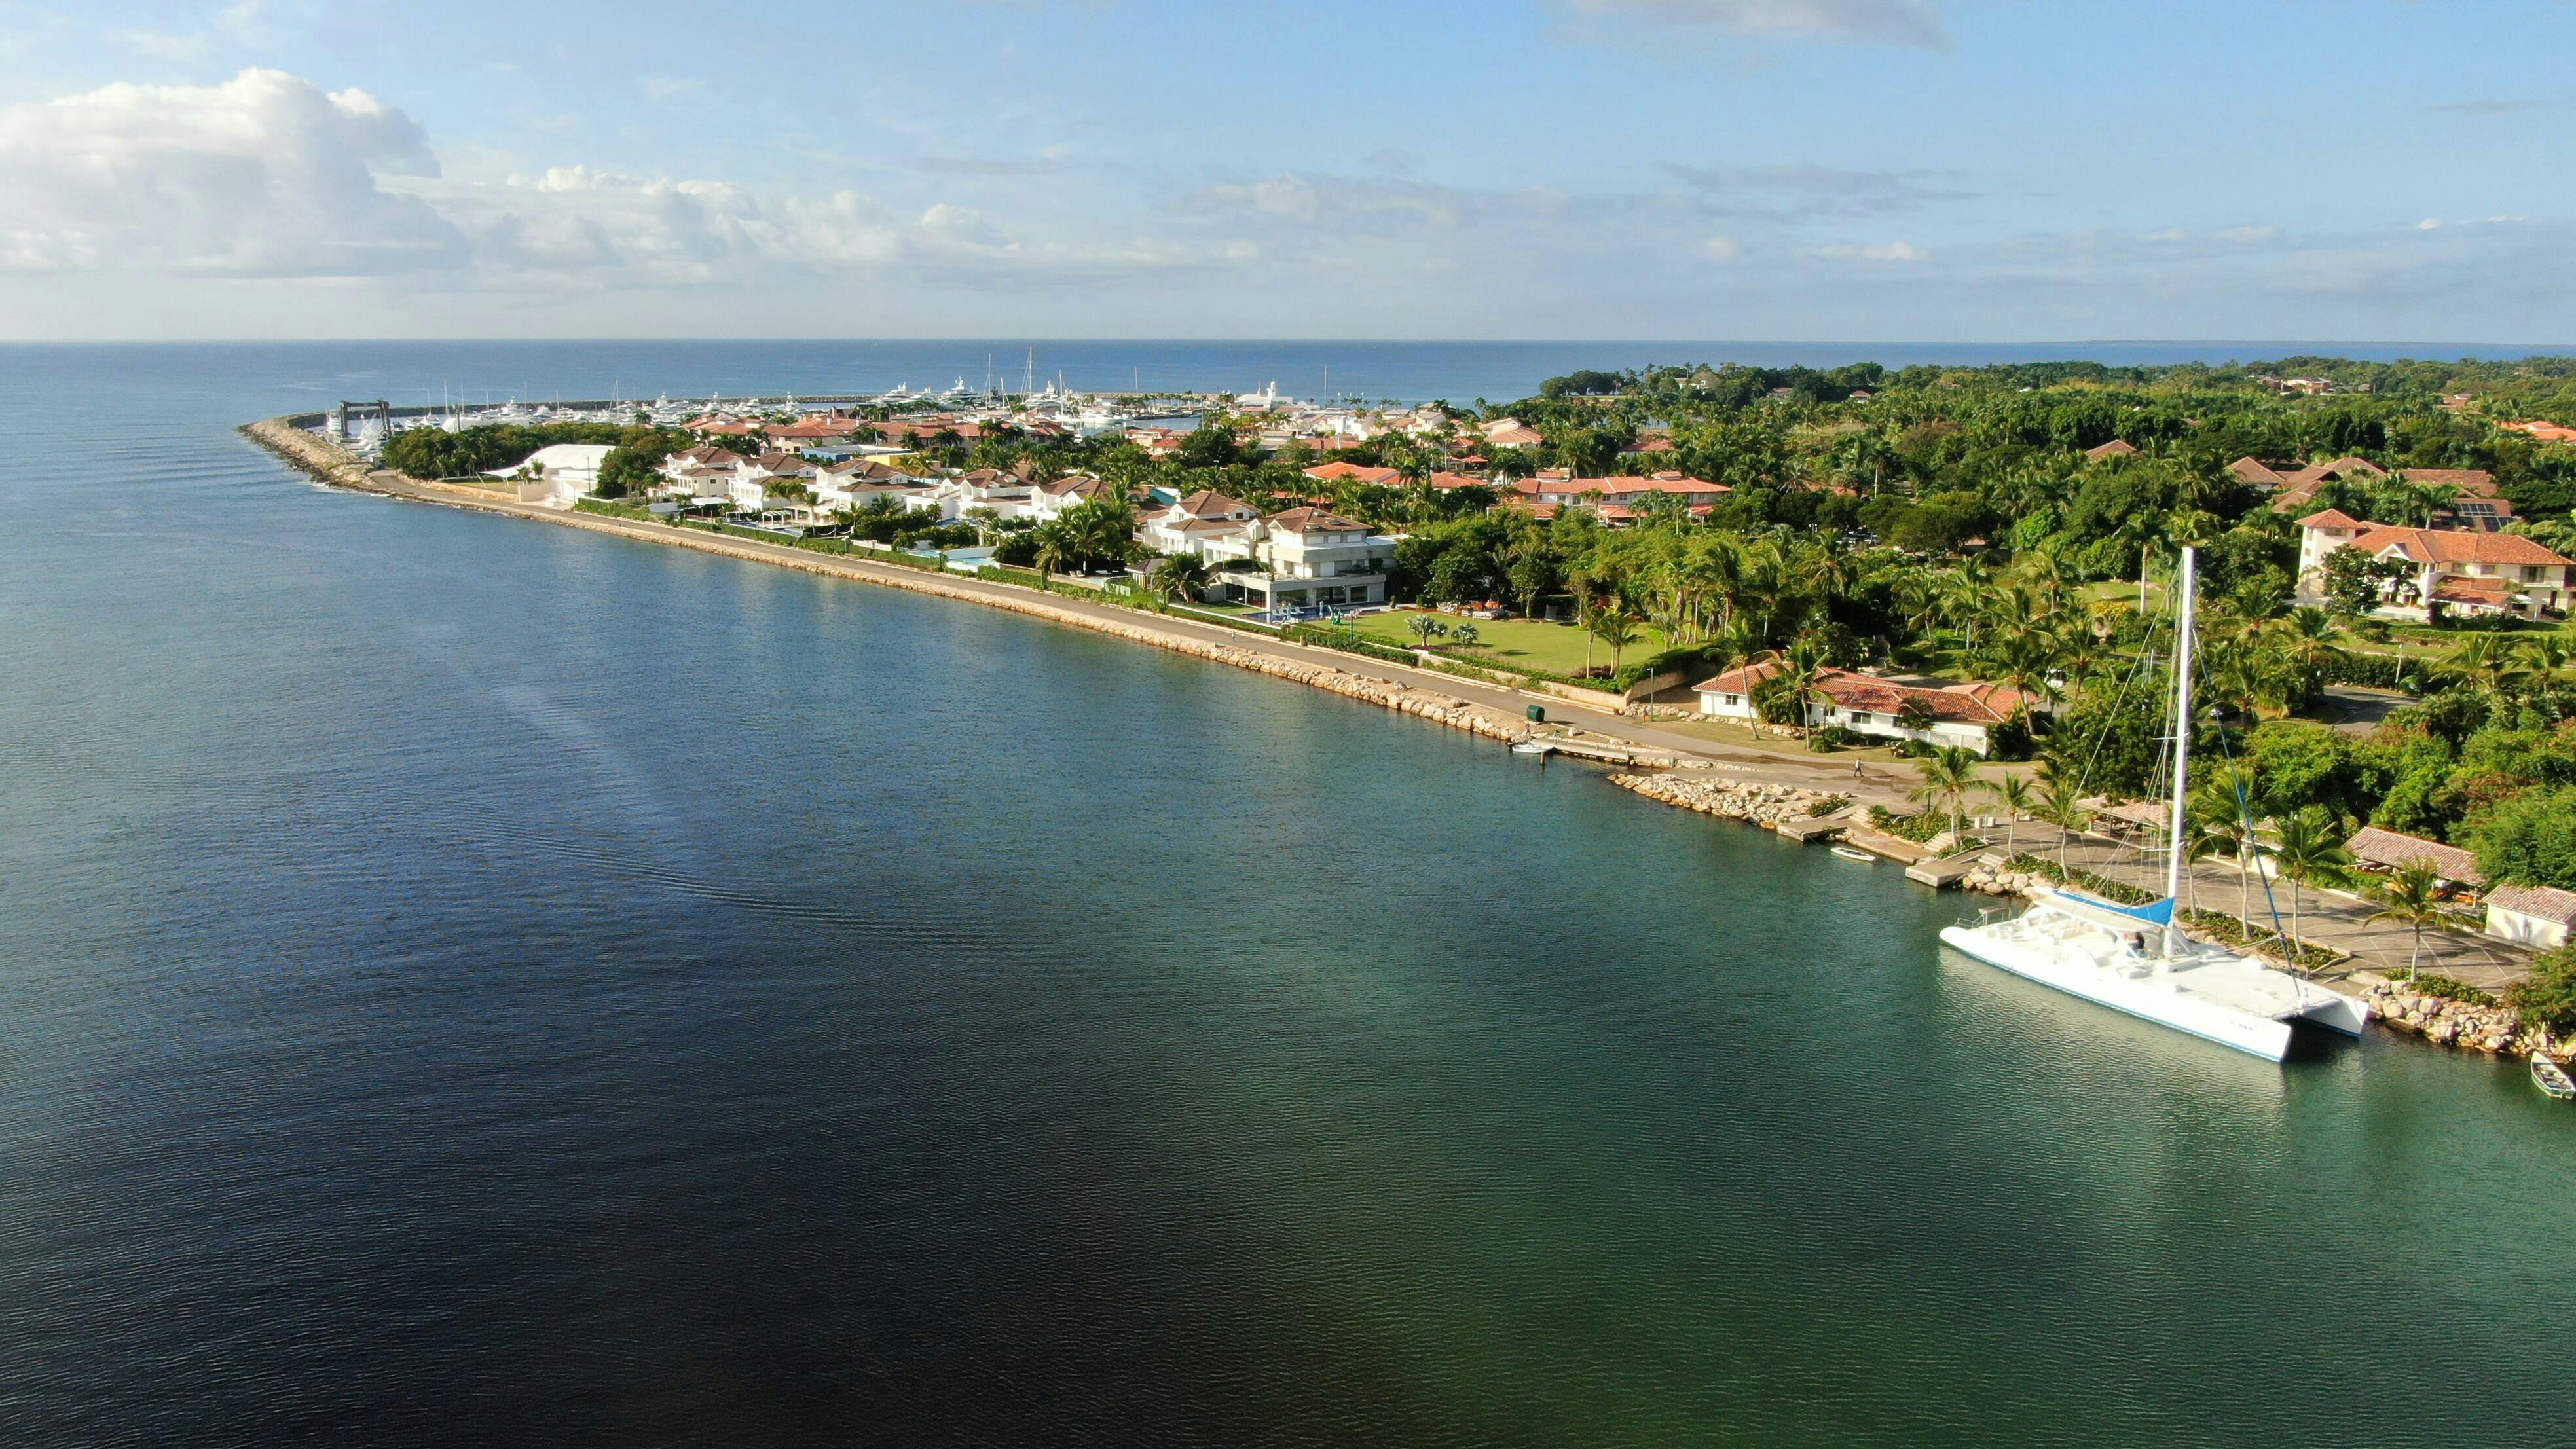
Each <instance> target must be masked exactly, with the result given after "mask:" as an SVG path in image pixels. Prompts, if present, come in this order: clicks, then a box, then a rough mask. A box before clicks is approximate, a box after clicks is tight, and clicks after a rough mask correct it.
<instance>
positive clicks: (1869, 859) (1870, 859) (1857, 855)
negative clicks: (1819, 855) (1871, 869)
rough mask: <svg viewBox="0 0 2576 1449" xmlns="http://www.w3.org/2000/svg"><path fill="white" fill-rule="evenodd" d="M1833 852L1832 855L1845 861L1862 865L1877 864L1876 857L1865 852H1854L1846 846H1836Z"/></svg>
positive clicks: (1854, 850)
mask: <svg viewBox="0 0 2576 1449" xmlns="http://www.w3.org/2000/svg"><path fill="white" fill-rule="evenodd" d="M1833 851H1834V854H1836V855H1839V856H1841V857H1842V858H1843V859H1845V860H1856V861H1859V862H1860V863H1861V864H1863V865H1876V864H1878V857H1877V856H1874V855H1872V854H1870V853H1869V852H1868V851H1866V850H1856V849H1854V848H1853V847H1851V846H1848V845H1837V846H1835V847H1833Z"/></svg>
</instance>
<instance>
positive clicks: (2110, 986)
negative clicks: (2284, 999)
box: [1941, 926, 2360, 1062]
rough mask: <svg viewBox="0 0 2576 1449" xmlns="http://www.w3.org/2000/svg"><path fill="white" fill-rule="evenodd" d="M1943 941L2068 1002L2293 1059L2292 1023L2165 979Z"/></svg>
mask: <svg viewBox="0 0 2576 1449" xmlns="http://www.w3.org/2000/svg"><path fill="white" fill-rule="evenodd" d="M1941 939H1942V940H1943V941H1944V942H1947V943H1948V944H1949V945H1951V946H1954V947H1956V948H1958V949H1959V950H1961V951H1964V952H1966V953H1967V954H1968V955H1971V956H1974V957H1976V958H1977V959H1978V960H1980V961H1983V962H1985V963H1986V964H1987V965H1989V966H1996V967H2000V968H2002V969H2003V970H2006V971H2009V972H2011V973H2012V974H2014V975H2015V976H2020V977H2025V978H2027V979H2029V980H2032V981H2036V982H2038V983H2039V984H2040V985H2042V986H2053V987H2055V988H2056V989H2058V990H2060V991H2063V992H2065V993H2066V994H2067V995H2069V996H2080V997H2082V998H2084V999H2085V1000H2086V1001H2091V1002H2096V1003H2098V1004H2100V1005H2103V1006H2107V1007H2110V1008H2111V1009H2112V1010H2114V1011H2125V1012H2127V1013H2128V1014H2129V1015H2131V1016H2136V1017H2143V1018H2144V1019H2146V1020H2148V1021H2152V1022H2155V1023H2156V1024H2158V1025H2160V1026H2169V1027H2172V1028H2173V1029H2174V1030H2176V1031H2185V1032H2189V1033H2191V1034H2192V1035H2193V1036H2196V1037H2200V1038H2203V1039H2204V1040H2208V1041H2214V1042H2216V1043H2218V1044H2219V1045H2220V1046H2227V1047H2234V1048H2235V1049H2237V1050H2238V1051H2240V1052H2246V1053H2249V1054H2251V1055H2254V1056H2258V1057H2261V1058H2263V1059H2264V1060H2265V1061H2273V1062H2277V1061H2280V1060H2281V1059H2283V1058H2284V1057H2287V1056H2288V1055H2289V1054H2290V1024H2289V1023H2288V1022H2286V1021H2276V1020H2273V1019H2272V1018H2270V1017H2266V1016H2256V1015H2254V1014H2253V1013H2251V1012H2246V1011H2238V1010H2235V1009H2234V1008H2232V1007H2227V1006H2222V1005H2219V1004H2218V1003H2216V1002H2212V1001H2205V1000H2200V999H2197V998H2195V997H2192V996H2190V995H2187V994H2185V993H2183V992H2181V991H2178V990H2176V989H2175V987H2174V985H2173V983H2172V982H2171V981H2169V980H2167V979H2164V978H2160V977H2157V976H2152V975H2150V976H2145V977H2129V976H2125V975H2121V974H2119V973H2117V972H2112V971H2105V970H2103V969H2102V968H2100V967H2099V966H2096V965H2094V964H2092V963H2091V962H2089V961H2071V960H2069V959H2068V958H2067V957H2066V955H2065V953H2063V952H2058V951H2049V950H2043V949H2039V948H2037V947H2035V946H2030V945H2024V944H2022V943H2020V942H2016V941H2004V940H1997V939H1995V938H1994V937H1993V936H1991V935H1988V934H1986V933H1985V932H1983V931H1980V930H1977V929H1974V928H1970V927H1966V926H1952V927H1949V928H1948V929H1946V930H1944V931H1942V933H1941ZM2352 1030H2354V1031H2355V1032H2358V1031H2359V1030H2360V1026H2359V1025H2358V1024H2357V1023H2356V1024H2355V1025H2354V1027H2353V1028H2352Z"/></svg>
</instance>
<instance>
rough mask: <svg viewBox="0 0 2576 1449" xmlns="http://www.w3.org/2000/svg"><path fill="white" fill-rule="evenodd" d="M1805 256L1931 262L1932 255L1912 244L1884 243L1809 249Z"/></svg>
mask: <svg viewBox="0 0 2576 1449" xmlns="http://www.w3.org/2000/svg"><path fill="white" fill-rule="evenodd" d="M1807 255H1809V256H1815V257H1847V258H1852V259H1855V260H1858V261H1864V262H1928V261H1930V260H1932V254H1931V253H1930V252H1927V251H1925V250H1923V249H1922V248H1921V247H1918V246H1916V245H1914V244H1913V243H1912V242H1902V241H1892V242H1884V243H1881V244H1880V245H1878V246H1874V247H1852V246H1832V247H1815V248H1813V249H1811V250H1810V251H1809V252H1808V253H1807Z"/></svg>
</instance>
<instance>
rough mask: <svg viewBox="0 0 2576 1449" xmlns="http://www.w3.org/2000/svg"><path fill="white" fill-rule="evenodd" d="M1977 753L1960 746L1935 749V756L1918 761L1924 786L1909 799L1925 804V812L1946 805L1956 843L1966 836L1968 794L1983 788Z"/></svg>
mask: <svg viewBox="0 0 2576 1449" xmlns="http://www.w3.org/2000/svg"><path fill="white" fill-rule="evenodd" d="M1977 764H1978V761H1977V756H1976V752H1975V751H1973V750H1970V749H1967V748H1965V747H1964V746H1960V745H1935V746H1933V747H1932V753H1931V754H1930V755H1929V756H1927V757H1925V758H1924V759H1922V760H1920V761H1917V762H1916V765H1917V768H1919V769H1920V770H1922V772H1923V780H1922V783H1921V784H1919V785H1916V786H1915V787H1914V790H1913V793H1912V794H1911V795H1910V796H1908V797H1907V798H1909V799H1913V800H1919V801H1921V802H1923V805H1924V808H1925V809H1932V808H1935V807H1937V806H1939V805H1942V804H1945V803H1946V804H1947V805H1948V806H1949V807H1950V836H1951V838H1952V840H1954V841H1955V840H1956V839H1957V838H1958V837H1959V836H1960V835H1962V834H1964V833H1965V832H1966V828H1967V826H1966V821H1965V820H1964V818H1963V808H1962V807H1963V805H1964V803H1965V801H1966V800H1967V797H1968V792H1969V791H1971V790H1974V789H1977V788H1979V783H1978V780H1977Z"/></svg>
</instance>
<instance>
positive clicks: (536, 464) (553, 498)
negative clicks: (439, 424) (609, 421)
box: [485, 443, 616, 507]
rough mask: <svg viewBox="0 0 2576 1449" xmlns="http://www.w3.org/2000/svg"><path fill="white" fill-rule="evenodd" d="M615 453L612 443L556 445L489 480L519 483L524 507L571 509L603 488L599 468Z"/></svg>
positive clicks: (495, 472) (495, 473) (496, 472)
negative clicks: (505, 479)
mask: <svg viewBox="0 0 2576 1449" xmlns="http://www.w3.org/2000/svg"><path fill="white" fill-rule="evenodd" d="M615 451H616V449H615V447H614V446H613V445H611V444H608V443H555V444H552V445H550V446H548V447H543V448H539V449H538V450H536V451H535V452H533V453H530V454H529V455H528V456H527V457H525V458H523V459H521V460H520V461H519V462H518V463H517V464H515V465H513V466H511V467H508V468H495V469H493V470H492V471H491V472H490V473H488V474H486V475H485V476H486V477H491V478H509V479H515V480H518V483H519V501H520V502H521V503H544V504H548V505H551V506H554V507H567V506H569V505H570V504H571V503H572V500H574V499H576V498H579V497H580V496H582V495H583V494H585V493H588V492H590V491H592V490H593V489H595V488H597V487H598V486H599V465H600V464H601V463H602V462H604V461H605V460H606V459H607V457H608V455H609V454H610V453H612V452H615Z"/></svg>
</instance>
